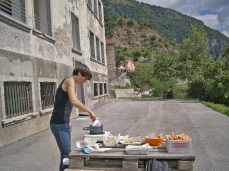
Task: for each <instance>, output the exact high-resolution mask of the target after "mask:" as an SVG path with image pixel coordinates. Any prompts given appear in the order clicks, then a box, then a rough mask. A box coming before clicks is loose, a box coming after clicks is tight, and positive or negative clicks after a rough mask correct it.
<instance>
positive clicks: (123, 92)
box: [115, 89, 134, 98]
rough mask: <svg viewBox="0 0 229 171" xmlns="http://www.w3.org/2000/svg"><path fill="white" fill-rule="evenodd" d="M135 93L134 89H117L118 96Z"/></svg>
mask: <svg viewBox="0 0 229 171" xmlns="http://www.w3.org/2000/svg"><path fill="white" fill-rule="evenodd" d="M133 93H134V89H115V96H116V98H120V97H129V96H130V95H132V94H133Z"/></svg>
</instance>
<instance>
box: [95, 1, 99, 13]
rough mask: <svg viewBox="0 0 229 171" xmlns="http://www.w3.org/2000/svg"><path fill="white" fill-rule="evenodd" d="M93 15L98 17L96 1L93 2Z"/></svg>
mask: <svg viewBox="0 0 229 171" xmlns="http://www.w3.org/2000/svg"><path fill="white" fill-rule="evenodd" d="M94 13H95V14H96V15H98V9H97V0H94Z"/></svg>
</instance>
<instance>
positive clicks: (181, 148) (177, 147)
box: [165, 135, 192, 153]
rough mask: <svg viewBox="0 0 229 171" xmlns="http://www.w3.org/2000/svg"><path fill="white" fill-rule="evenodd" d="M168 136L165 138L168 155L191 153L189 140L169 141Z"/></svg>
mask: <svg viewBox="0 0 229 171" xmlns="http://www.w3.org/2000/svg"><path fill="white" fill-rule="evenodd" d="M169 136H170V135H165V137H166V149H167V151H168V153H192V139H191V140H169V139H168V137H169Z"/></svg>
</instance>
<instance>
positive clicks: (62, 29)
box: [0, 0, 109, 147]
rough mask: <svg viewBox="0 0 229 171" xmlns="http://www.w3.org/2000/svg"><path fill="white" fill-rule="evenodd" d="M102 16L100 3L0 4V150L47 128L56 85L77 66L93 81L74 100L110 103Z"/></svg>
mask: <svg viewBox="0 0 229 171" xmlns="http://www.w3.org/2000/svg"><path fill="white" fill-rule="evenodd" d="M103 12H104V11H103V3H102V0H93V1H91V0H74V1H73V0H72V1H69V0H1V1H0V92H1V96H0V120H1V127H0V137H1V138H0V147H1V146H4V145H7V144H9V143H12V142H14V141H17V140H20V139H22V138H25V137H27V136H30V135H32V134H36V133H38V132H40V131H43V130H45V129H47V128H49V121H50V116H51V113H52V110H53V104H54V97H55V92H56V89H57V86H58V85H59V84H60V82H61V81H62V80H63V79H64V78H66V77H69V76H71V75H72V71H73V68H74V67H75V66H77V65H78V64H79V63H83V64H86V65H88V66H89V68H90V69H91V70H92V75H93V77H92V80H90V81H87V82H86V83H85V84H83V85H77V86H76V90H77V98H78V99H79V100H80V101H81V102H82V103H84V104H86V105H87V106H88V107H90V108H94V107H96V106H99V105H101V104H104V103H106V102H108V101H109V96H108V71H107V60H106V53H105V50H106V39H105V27H104V16H103ZM80 112H81V111H79V110H78V109H76V108H73V110H72V115H71V117H72V118H73V117H76V116H77V115H78V114H79V113H80Z"/></svg>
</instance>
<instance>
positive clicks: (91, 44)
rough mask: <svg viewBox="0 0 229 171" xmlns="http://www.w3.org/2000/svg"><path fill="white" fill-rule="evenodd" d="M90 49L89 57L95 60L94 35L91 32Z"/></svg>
mask: <svg viewBox="0 0 229 171" xmlns="http://www.w3.org/2000/svg"><path fill="white" fill-rule="evenodd" d="M90 48H91V57H92V58H95V44H94V34H93V33H92V32H91V31H90Z"/></svg>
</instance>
